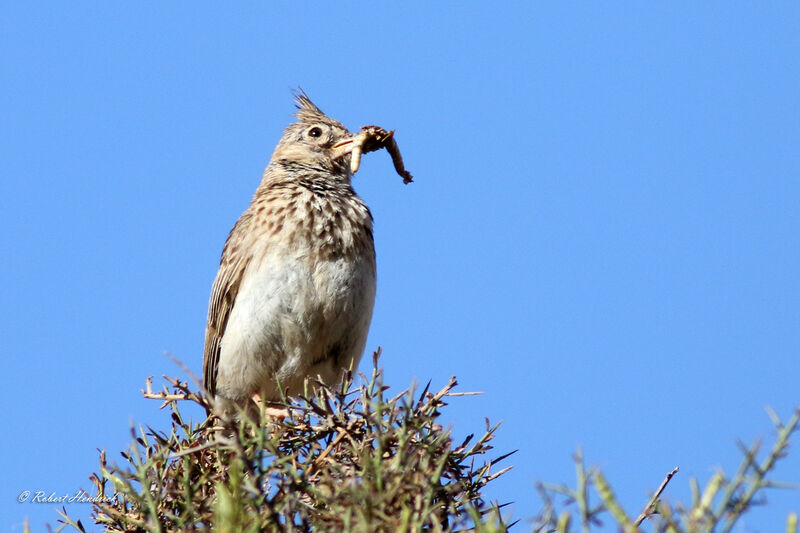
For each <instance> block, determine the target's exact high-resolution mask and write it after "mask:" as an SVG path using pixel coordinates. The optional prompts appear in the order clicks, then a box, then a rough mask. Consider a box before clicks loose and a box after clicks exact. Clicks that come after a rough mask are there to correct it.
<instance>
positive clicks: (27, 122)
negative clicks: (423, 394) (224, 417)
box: [0, 2, 800, 531]
mask: <svg viewBox="0 0 800 533" xmlns="http://www.w3.org/2000/svg"><path fill="white" fill-rule="evenodd" d="M0 20H1V21H2V22H1V24H2V26H1V27H0V62H1V64H2V72H3V83H2V84H0V101H2V115H3V116H2V121H0V124H1V125H0V146H2V149H1V153H0V158H1V159H0V164H2V179H1V180H0V213H2V215H1V216H2V222H3V226H4V231H3V232H2V233H0V235H1V236H0V239H2V240H1V241H0V242H1V243H2V250H3V254H4V258H5V259H4V260H3V261H2V266H1V267H0V268H2V279H3V280H4V287H3V290H2V291H0V304H1V305H2V308H3V310H4V311H3V317H4V319H3V320H2V321H0V335H1V336H2V338H3V359H4V364H5V376H6V379H9V380H10V381H8V382H7V383H6V385H5V386H4V387H3V389H2V390H3V392H2V395H3V405H5V406H6V428H7V430H6V431H7V432H6V436H5V437H4V438H3V439H2V453H0V457H2V462H3V463H2V465H1V466H2V471H3V479H4V482H3V490H2V496H0V516H2V517H4V518H3V521H4V524H3V525H2V527H3V528H5V530H8V531H21V525H22V521H23V518H24V517H25V516H28V517H30V519H31V523H32V526H33V527H34V529H35V530H39V531H41V530H43V529H44V523H45V522H50V523H51V524H55V520H56V518H57V516H56V513H55V506H53V505H48V504H32V503H24V504H19V503H17V501H16V499H17V496H18V494H19V493H21V492H22V491H24V490H30V491H37V490H42V491H47V492H57V493H71V492H74V491H75V490H77V489H78V488H79V487H86V488H88V486H89V482H88V480H87V477H88V475H89V474H90V473H91V472H93V471H94V470H95V469H96V467H97V459H96V458H97V452H96V448H107V449H108V450H109V451H110V455H111V456H112V457H117V458H119V455H118V454H117V452H118V451H119V450H122V449H123V448H125V447H126V446H127V443H128V442H129V439H130V436H129V428H130V425H131V423H132V421H133V422H135V423H151V424H158V423H163V421H164V417H163V415H162V414H160V413H158V412H157V411H156V405H155V404H154V403H151V402H147V401H145V400H143V399H141V397H140V394H139V388H141V386H142V385H143V383H144V380H145V378H146V377H147V376H149V375H155V376H159V375H161V374H165V373H166V374H170V375H176V374H179V373H180V370H179V369H177V368H176V367H175V365H174V364H173V363H172V362H171V361H170V360H168V359H167V358H166V357H165V356H164V355H163V353H164V352H165V351H169V352H170V353H172V354H174V355H175V356H176V357H178V358H180V359H182V360H184V361H185V362H186V363H187V364H188V365H189V367H190V368H192V369H193V370H194V371H195V372H197V373H199V372H200V369H201V366H202V362H201V359H202V343H203V329H204V325H205V316H206V306H207V301H208V294H209V290H210V286H211V282H212V280H213V278H214V275H215V273H216V269H217V265H218V260H219V254H220V252H221V249H222V244H223V242H224V239H225V237H226V235H227V233H228V231H229V230H230V228H231V226H232V225H233V223H234V221H235V220H236V219H237V217H238V216H239V214H240V213H241V212H242V210H244V208H245V207H246V206H247V203H248V202H249V199H250V197H251V195H252V193H253V191H254V189H255V187H256V185H257V183H258V180H259V177H260V175H261V172H262V170H263V167H264V166H265V165H266V163H267V161H268V159H269V156H270V154H271V152H272V149H273V147H274V145H275V143H276V141H277V140H278V138H279V136H280V133H281V130H282V128H283V127H284V126H285V125H286V124H287V122H288V121H289V120H290V119H291V113H292V110H293V107H292V100H291V89H293V88H295V87H297V86H302V87H303V88H304V89H305V90H306V91H307V92H308V94H309V95H310V96H311V98H312V99H313V100H314V101H315V102H316V103H317V104H318V105H319V106H320V107H321V108H322V109H323V110H325V111H326V112H327V113H328V114H330V115H331V116H333V117H335V118H336V119H338V120H340V121H342V122H343V123H344V124H346V125H348V126H349V127H350V128H351V129H356V128H358V127H359V126H361V125H364V124H379V125H382V126H384V127H386V128H391V129H396V130H397V134H396V135H397V137H396V138H397V140H398V142H399V144H400V147H401V149H402V151H403V154H404V157H405V161H406V164H407V167H408V168H409V170H411V172H413V173H414V175H415V183H413V184H411V185H408V186H404V185H403V184H402V182H401V179H400V178H399V177H398V176H397V175H395V174H394V172H393V169H392V166H391V162H390V159H389V157H388V156H387V155H386V154H385V153H382V152H381V153H375V154H370V155H368V156H366V157H365V158H364V161H363V165H362V168H361V170H360V171H359V173H358V175H357V176H356V179H355V187H356V189H357V191H358V192H359V193H360V194H361V195H362V196H363V198H364V199H365V200H366V201H367V203H368V204H369V206H370V207H371V209H372V212H373V215H374V217H375V221H376V222H375V223H376V229H375V236H376V248H377V253H378V278H379V284H378V297H377V303H376V307H375V313H374V316H373V323H372V328H371V332H370V337H369V341H368V349H370V350H371V349H374V348H377V347H378V346H382V347H383V350H384V355H383V358H382V364H383V366H384V367H385V371H386V381H387V383H388V384H390V385H391V386H392V388H393V390H396V391H399V390H401V389H403V388H405V387H407V386H408V385H409V384H410V383H411V382H412V380H413V379H415V378H416V379H417V380H419V381H421V382H426V381H428V380H432V381H433V386H442V385H444V384H445V383H446V381H447V378H448V377H449V376H451V375H456V376H458V379H459V382H460V383H461V389H462V390H481V391H485V393H486V394H485V395H483V396H481V397H469V398H461V399H457V400H454V401H453V402H451V405H450V407H449V408H448V409H447V410H446V411H445V421H446V422H448V423H452V424H454V431H455V432H456V434H458V435H464V434H466V433H470V432H473V431H479V430H480V429H481V428H482V427H483V417H485V416H486V417H489V418H490V419H491V420H493V421H496V420H503V421H504V423H503V426H502V428H501V430H500V432H499V434H498V437H497V439H496V440H495V444H496V447H497V451H498V453H503V452H505V451H509V450H513V449H519V450H520V451H519V452H518V453H517V454H516V455H515V456H514V457H513V459H512V460H511V462H512V463H513V464H514V465H515V469H514V470H513V471H512V472H510V473H509V474H507V475H506V476H505V477H504V478H501V479H500V480H498V481H497V482H495V483H494V485H495V486H494V487H493V488H492V489H491V490H490V491H489V492H488V496H490V497H491V498H492V499H498V500H500V501H509V500H511V501H514V502H515V504H514V505H513V516H514V517H515V518H519V519H522V520H523V522H524V521H526V520H528V519H530V518H532V517H533V516H535V515H536V513H537V512H538V510H539V501H538V498H537V496H536V494H535V491H534V482H535V480H537V479H541V480H546V481H550V482H572V480H573V472H574V470H573V464H572V462H571V455H572V453H573V452H574V451H575V449H576V448H577V447H578V446H582V447H583V449H584V453H585V455H586V459H587V462H589V463H591V464H595V465H598V466H600V467H601V468H603V469H604V470H605V472H606V474H607V476H608V477H609V478H610V480H611V481H612V483H613V484H614V485H615V487H616V489H617V493H618V495H619V496H620V498H621V500H622V502H623V504H624V505H625V506H626V508H627V510H628V511H629V512H630V513H631V514H634V515H635V514H638V511H639V510H640V509H641V507H642V506H643V505H644V503H645V502H646V500H647V496H648V491H651V490H653V489H655V488H656V487H657V486H658V484H659V483H660V481H661V479H662V478H663V476H664V474H665V473H666V472H667V471H669V470H670V469H671V468H673V467H674V466H680V468H681V471H680V474H679V475H678V476H677V477H676V478H674V480H673V481H672V483H671V484H670V487H669V488H668V490H667V493H666V495H667V497H668V498H670V499H673V500H674V499H684V500H686V499H687V498H688V495H689V490H688V479H689V476H696V477H698V478H699V479H700V481H701V483H704V482H705V481H707V480H708V478H709V477H710V476H711V475H712V474H713V472H714V470H715V469H716V468H717V467H722V468H725V469H726V470H728V471H729V472H730V471H733V470H734V469H735V468H736V466H737V465H738V461H739V457H740V455H739V452H738V451H737V449H736V447H735V440H736V439H737V438H741V439H743V440H744V441H746V442H749V441H751V440H753V439H754V438H756V437H765V438H766V439H770V438H771V437H772V436H773V435H774V431H772V427H771V424H770V422H769V419H768V418H767V416H766V415H765V414H764V407H765V406H768V405H769V406H772V407H773V408H775V409H776V411H777V412H778V413H779V414H780V415H781V416H783V417H784V418H788V416H789V415H790V414H791V411H792V409H793V408H794V407H797V406H799V405H800V305H798V304H799V303H800V283H799V282H798V281H799V280H798V272H800V215H799V213H800V183H799V182H798V178H799V177H800V155H798V154H799V153H800V151H799V150H798V146H800V99H798V95H800V4H797V3H794V2H775V3H769V4H758V5H755V4H753V5H752V6H751V5H748V4H745V3H725V2H709V3H702V5H701V4H698V3H693V2H670V3H665V2H664V3H646V4H645V3H628V2H626V3H611V4H603V5H600V4H596V3H591V4H590V3H578V2H566V3H546V4H534V3H523V2H519V3H505V4H504V5H503V6H502V7H496V6H495V7H490V6H489V5H488V4H486V3H470V2H466V3H464V2H461V3H440V4H438V5H436V6H431V5H423V4H414V3H407V4H404V5H402V6H386V7H380V8H377V7H372V6H371V5H368V4H366V3H364V4H361V5H358V4H353V5H337V6H335V7H334V6H328V5H323V4H317V5H313V6H307V7H301V6H294V5H292V4H290V3H283V4H281V5H268V4H267V3H255V2H254V3H240V4H236V5H235V6H234V7H230V8H227V9H221V8H220V7H219V6H217V5H213V4H211V3H169V4H159V5H155V4H150V5H147V4H140V3H139V4H118V3H113V5H112V3H103V2H96V3H82V2H72V3H69V4H66V3H60V4H57V3H53V4H50V5H46V4H41V3H31V2H28V3H22V2H18V3H13V4H7V5H6V6H4V8H3V10H2V13H0ZM369 359H370V358H369V357H366V358H365V364H363V365H362V369H368V368H369V365H368V361H369ZM798 472H800V453H798V452H797V449H796V448H795V453H794V455H793V456H790V458H789V459H788V460H786V461H785V462H784V463H782V465H781V466H780V467H779V469H778V472H777V476H778V477H779V478H782V479H786V480H790V481H794V482H800V474H798ZM768 499H769V502H770V506H769V507H767V508H765V509H760V510H758V511H757V512H756V513H753V514H752V515H750V517H749V518H748V519H747V520H746V523H745V527H743V528H742V529H740V531H776V530H778V528H779V524H782V523H783V521H784V519H785V516H786V513H787V512H788V511H789V510H791V509H794V510H800V493H798V492H779V491H773V492H770V493H769V494H768ZM68 510H69V512H70V514H72V515H74V516H77V517H84V520H85V517H86V516H87V515H88V511H89V509H88V508H87V507H85V506H82V505H78V504H75V505H72V506H70V507H69V509H68ZM519 529H520V530H522V531H524V530H526V529H527V526H522V527H520V528H519Z"/></svg>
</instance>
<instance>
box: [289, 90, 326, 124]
mask: <svg viewBox="0 0 800 533" xmlns="http://www.w3.org/2000/svg"><path fill="white" fill-rule="evenodd" d="M294 102H295V106H297V112H296V113H295V114H294V116H295V117H297V120H298V121H299V122H316V121H320V120H322V121H326V122H329V121H330V120H331V119H330V118H328V116H327V115H325V113H323V112H322V109H320V108H318V107H317V106H316V105H315V104H314V102H312V101H311V99H310V98H309V97H308V95H307V94H306V93H305V91H304V90H303V89H298V90H297V92H296V93H295V95H294Z"/></svg>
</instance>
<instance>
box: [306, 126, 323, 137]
mask: <svg viewBox="0 0 800 533" xmlns="http://www.w3.org/2000/svg"><path fill="white" fill-rule="evenodd" d="M320 135H322V129H321V128H317V127H316V126H315V127H313V128H311V129H310V130H308V136H309V137H319V136H320Z"/></svg>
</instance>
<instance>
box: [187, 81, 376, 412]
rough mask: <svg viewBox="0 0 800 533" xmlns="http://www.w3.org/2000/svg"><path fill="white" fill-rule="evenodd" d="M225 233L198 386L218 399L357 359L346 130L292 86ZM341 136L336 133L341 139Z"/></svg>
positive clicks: (367, 313) (357, 244) (364, 275)
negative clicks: (279, 126) (274, 139)
mask: <svg viewBox="0 0 800 533" xmlns="http://www.w3.org/2000/svg"><path fill="white" fill-rule="evenodd" d="M297 106H298V112H297V113H296V117H297V122H296V123H294V124H291V125H290V126H289V127H287V128H286V130H285V131H284V135H283V138H282V139H281V140H280V142H279V143H278V146H277V147H276V148H275V151H274V153H273V155H272V158H271V160H270V162H269V165H268V166H267V168H266V170H265V171H264V175H263V177H262V179H261V183H260V184H259V186H258V189H257V190H256V192H255V195H254V196H253V200H252V202H251V203H250V206H249V207H248V208H247V210H246V211H245V212H244V213H243V214H242V216H241V217H240V218H239V220H238V221H237V222H236V224H235V225H234V227H233V229H232V230H231V233H230V235H229V236H228V239H227V241H226V242H225V246H224V248H223V252H222V259H221V261H220V268H219V272H218V273H217V277H216V279H215V280H214V284H213V287H212V290H211V298H210V302H209V310H208V322H207V326H206V338H205V353H204V358H203V374H204V384H205V388H206V390H207V392H208V393H209V394H210V395H212V396H213V397H214V398H215V399H216V400H217V401H218V402H219V403H220V404H221V407H222V408H227V407H229V406H230V405H231V403H239V404H244V402H246V401H248V400H249V399H250V398H251V397H252V396H253V395H254V394H258V395H260V396H261V397H262V398H263V399H266V400H277V399H279V397H280V394H279V389H278V385H277V380H279V381H280V386H281V388H283V389H284V390H285V391H287V392H288V393H290V394H291V393H299V392H302V390H303V381H304V379H305V378H306V377H310V376H316V375H318V374H319V375H320V376H321V377H322V379H323V381H324V382H326V383H328V384H334V383H335V382H336V381H338V380H339V379H341V375H342V373H343V371H344V370H345V369H347V368H349V367H350V366H351V365H352V366H353V367H355V366H357V365H358V361H359V360H360V358H361V355H362V353H363V351H364V346H365V343H366V338H367V331H368V329H369V324H370V320H371V317H372V307H373V303H374V300H375V272H376V271H375V249H374V246H373V239H372V216H371V214H370V212H369V209H368V208H367V206H366V205H365V204H364V202H363V201H362V200H361V199H360V198H359V197H358V196H357V195H356V193H355V191H354V190H353V188H352V187H351V184H350V182H351V178H352V174H351V172H350V167H349V153H348V147H347V143H346V141H347V139H350V138H352V137H353V135H352V134H351V133H350V132H349V131H347V129H346V128H345V127H344V126H343V125H342V124H340V123H339V122H337V121H335V120H333V119H331V118H328V117H327V116H325V114H324V113H322V111H320V110H319V108H317V107H316V106H315V105H314V104H313V103H311V101H310V100H309V99H308V98H307V97H306V96H305V95H304V94H301V95H299V96H298V97H297ZM343 141H345V142H343Z"/></svg>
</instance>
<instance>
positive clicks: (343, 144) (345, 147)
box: [331, 135, 356, 161]
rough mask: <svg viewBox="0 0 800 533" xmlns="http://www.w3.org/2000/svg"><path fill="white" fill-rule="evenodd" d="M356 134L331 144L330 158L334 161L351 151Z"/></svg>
mask: <svg viewBox="0 0 800 533" xmlns="http://www.w3.org/2000/svg"><path fill="white" fill-rule="evenodd" d="M355 139H356V136H355V135H353V136H352V137H349V138H347V139H345V140H343V141H339V142H338V143H336V144H334V145H333V146H331V159H332V160H334V161H336V160H337V159H339V158H342V157H344V156H346V155H347V154H349V153H350V152H352V151H353V148H354V144H353V142H354V141H355Z"/></svg>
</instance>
